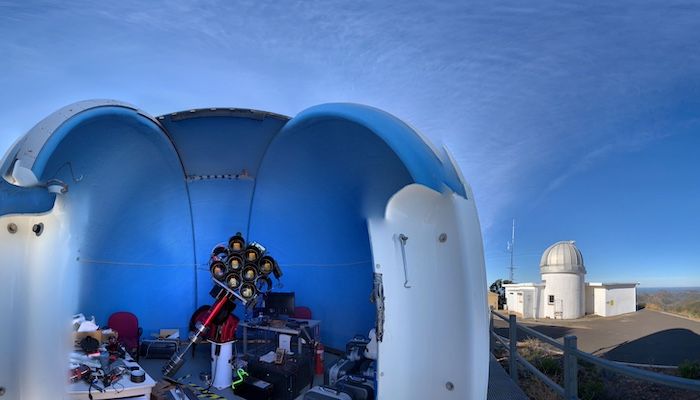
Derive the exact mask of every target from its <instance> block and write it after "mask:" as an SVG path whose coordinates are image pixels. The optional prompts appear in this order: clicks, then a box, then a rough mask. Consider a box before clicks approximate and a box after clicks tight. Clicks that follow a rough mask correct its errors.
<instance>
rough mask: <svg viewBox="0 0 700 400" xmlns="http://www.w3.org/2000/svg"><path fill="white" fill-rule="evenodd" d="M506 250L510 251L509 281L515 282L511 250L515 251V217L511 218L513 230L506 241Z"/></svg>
mask: <svg viewBox="0 0 700 400" xmlns="http://www.w3.org/2000/svg"><path fill="white" fill-rule="evenodd" d="M508 251H509V252H510V268H508V269H509V270H510V281H511V282H515V266H514V265H513V252H514V251H515V218H513V230H512V232H511V236H510V242H508Z"/></svg>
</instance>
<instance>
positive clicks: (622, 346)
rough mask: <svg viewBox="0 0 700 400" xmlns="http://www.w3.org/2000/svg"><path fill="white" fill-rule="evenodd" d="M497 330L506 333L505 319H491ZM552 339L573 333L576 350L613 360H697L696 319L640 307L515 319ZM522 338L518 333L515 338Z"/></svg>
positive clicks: (699, 351) (665, 362)
mask: <svg viewBox="0 0 700 400" xmlns="http://www.w3.org/2000/svg"><path fill="white" fill-rule="evenodd" d="M494 322H495V325H494V326H495V327H496V328H497V333H498V334H500V335H502V336H506V337H507V336H508V332H507V329H506V328H505V327H506V324H505V322H503V321H501V320H500V319H498V318H495V319H494ZM518 322H519V323H524V324H525V325H526V326H529V327H531V328H533V329H535V330H537V331H538V332H541V333H544V334H545V335H548V336H551V337H553V338H555V339H560V338H563V337H564V336H566V335H576V337H577V338H578V347H579V349H581V350H583V351H586V352H589V353H592V354H595V355H598V356H601V357H603V358H608V359H611V360H615V361H624V362H631V363H640V364H658V365H678V364H680V363H682V362H683V361H685V360H697V361H700V321H695V320H690V319H687V318H683V317H679V316H675V315H673V314H668V313H663V312H658V311H651V310H640V311H637V312H635V313H630V314H624V315H618V316H615V317H606V318H603V317H597V316H590V317H586V318H581V319H577V320H551V319H540V320H527V321H524V320H519V321H518ZM524 338H526V335H524V334H520V336H519V338H518V340H522V339H524Z"/></svg>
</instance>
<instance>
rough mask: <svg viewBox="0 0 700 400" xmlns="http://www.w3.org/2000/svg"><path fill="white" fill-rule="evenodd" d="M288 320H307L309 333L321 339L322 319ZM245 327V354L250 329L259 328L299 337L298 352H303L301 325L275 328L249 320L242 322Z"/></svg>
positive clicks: (245, 352) (316, 338) (301, 321)
mask: <svg viewBox="0 0 700 400" xmlns="http://www.w3.org/2000/svg"><path fill="white" fill-rule="evenodd" d="M288 321H296V322H299V323H303V322H306V323H307V325H306V327H307V328H308V329H309V334H310V335H311V337H313V338H314V339H315V340H319V339H320V338H321V337H320V336H321V321H319V320H316V319H294V318H290V319H289V320H288ZM240 325H241V326H242V327H243V354H244V355H245V354H248V329H259V330H262V331H268V332H276V333H284V334H286V335H292V336H296V337H297V344H298V347H297V349H298V351H299V352H298V354H301V350H302V348H301V340H300V337H299V336H300V335H301V326H300V327H299V329H297V328H290V327H281V328H275V327H273V326H270V325H254V324H251V323H249V322H247V321H246V322H243V323H241V324H240Z"/></svg>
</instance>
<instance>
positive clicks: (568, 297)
mask: <svg viewBox="0 0 700 400" xmlns="http://www.w3.org/2000/svg"><path fill="white" fill-rule="evenodd" d="M542 278H543V279H544V281H545V282H546V285H545V286H544V296H543V297H544V312H543V315H544V317H545V318H556V319H572V318H581V317H582V316H583V315H584V312H585V302H584V293H585V292H584V282H583V275H581V274H572V273H554V274H542ZM550 296H554V297H553V300H554V301H552V302H550V300H551V298H550Z"/></svg>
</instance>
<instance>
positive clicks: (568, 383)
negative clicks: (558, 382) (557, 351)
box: [564, 335, 578, 400]
mask: <svg viewBox="0 0 700 400" xmlns="http://www.w3.org/2000/svg"><path fill="white" fill-rule="evenodd" d="M576 348H577V339H576V336H573V335H567V336H565V337H564V395H565V397H566V400H575V399H578V358H577V357H576V354H575V351H576Z"/></svg>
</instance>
